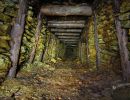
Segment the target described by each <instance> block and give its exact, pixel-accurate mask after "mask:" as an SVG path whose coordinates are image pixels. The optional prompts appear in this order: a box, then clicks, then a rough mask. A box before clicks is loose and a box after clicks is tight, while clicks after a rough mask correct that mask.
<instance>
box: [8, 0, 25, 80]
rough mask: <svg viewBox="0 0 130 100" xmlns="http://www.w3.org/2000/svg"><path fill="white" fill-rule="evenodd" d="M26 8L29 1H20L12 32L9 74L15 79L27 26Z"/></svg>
mask: <svg viewBox="0 0 130 100" xmlns="http://www.w3.org/2000/svg"><path fill="white" fill-rule="evenodd" d="M26 8H27V1H26V0H19V10H18V17H17V18H16V21H15V24H14V26H13V27H12V30H11V41H10V46H11V49H10V54H11V55H10V60H11V68H10V70H9V73H8V77H9V78H14V77H15V76H16V73H17V68H18V61H19V53H20V47H21V40H22V35H23V32H24V26H25V16H26Z"/></svg>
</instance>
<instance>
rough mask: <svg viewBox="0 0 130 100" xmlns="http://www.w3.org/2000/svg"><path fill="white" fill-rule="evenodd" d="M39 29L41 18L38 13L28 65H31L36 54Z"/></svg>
mask: <svg viewBox="0 0 130 100" xmlns="http://www.w3.org/2000/svg"><path fill="white" fill-rule="evenodd" d="M41 28H42V18H41V12H39V15H38V24H37V27H36V34H35V44H34V47H33V48H32V51H31V54H30V58H29V63H33V60H34V57H35V53H36V48H37V46H38V41H39V36H40V31H41Z"/></svg>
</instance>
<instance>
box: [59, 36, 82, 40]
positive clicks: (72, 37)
mask: <svg viewBox="0 0 130 100" xmlns="http://www.w3.org/2000/svg"><path fill="white" fill-rule="evenodd" d="M58 38H59V39H79V38H80V37H75V36H58Z"/></svg>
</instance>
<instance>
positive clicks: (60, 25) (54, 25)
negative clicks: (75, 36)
mask: <svg viewBox="0 0 130 100" xmlns="http://www.w3.org/2000/svg"><path fill="white" fill-rule="evenodd" d="M48 27H54V28H55V27H56V28H84V24H67V23H66V24H55V23H53V24H49V23H48Z"/></svg>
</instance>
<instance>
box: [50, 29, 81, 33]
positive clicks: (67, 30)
mask: <svg viewBox="0 0 130 100" xmlns="http://www.w3.org/2000/svg"><path fill="white" fill-rule="evenodd" d="M51 31H52V32H77V33H79V32H82V29H56V28H51Z"/></svg>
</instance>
